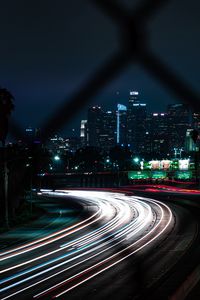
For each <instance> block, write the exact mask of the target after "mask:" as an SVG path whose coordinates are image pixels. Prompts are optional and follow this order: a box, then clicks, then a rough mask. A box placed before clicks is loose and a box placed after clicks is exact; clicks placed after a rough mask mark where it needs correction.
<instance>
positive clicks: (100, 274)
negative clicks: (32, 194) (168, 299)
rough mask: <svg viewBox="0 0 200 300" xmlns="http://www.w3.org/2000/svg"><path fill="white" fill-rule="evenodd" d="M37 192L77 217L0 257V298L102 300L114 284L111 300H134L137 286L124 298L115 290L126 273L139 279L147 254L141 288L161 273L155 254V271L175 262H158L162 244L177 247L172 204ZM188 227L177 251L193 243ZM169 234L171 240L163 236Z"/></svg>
mask: <svg viewBox="0 0 200 300" xmlns="http://www.w3.org/2000/svg"><path fill="white" fill-rule="evenodd" d="M42 195H44V196H45V197H49V198H53V199H56V200H55V201H57V205H59V201H62V202H63V201H66V206H67V202H68V200H70V201H72V200H73V201H75V202H77V203H79V204H81V205H82V206H83V208H84V211H85V214H84V217H82V219H81V220H78V221H77V222H75V223H73V224H72V225H69V224H66V227H62V228H61V229H59V230H58V231H54V232H50V233H49V235H46V236H42V237H41V238H38V239H35V240H33V241H30V242H27V243H21V244H19V245H17V246H15V247H13V246H12V247H8V248H6V249H4V250H3V251H1V252H0V266H1V269H0V275H1V277H0V278H1V279H0V299H2V300H3V299H21V300H22V299H57V298H58V299H68V298H69V299H84V298H86V297H87V298H88V299H94V295H95V299H107V298H109V295H110V294H113V293H114V290H113V289H114V287H115V298H116V299H117V297H119V299H126V298H127V299H128V297H129V296H130V295H131V297H132V298H131V299H133V296H134V295H137V294H138V293H140V291H139V290H138V286H137V285H138V282H136V283H132V286H131V289H129V291H128V289H127V291H128V292H124V294H123V295H124V297H123V298H121V297H122V296H121V295H122V290H121V292H120V296H119V293H118V294H117V291H118V290H119V286H118V287H117V288H116V286H115V285H116V282H118V284H119V285H120V284H121V286H125V285H124V280H125V278H126V277H127V274H130V272H131V276H132V275H133V273H134V274H136V275H134V276H136V277H137V279H138V278H139V279H138V280H139V281H140V275H141V274H140V273H141V271H140V270H139V271H138V266H139V262H140V260H141V258H142V257H145V255H146V258H145V259H144V260H145V263H144V266H148V271H146V273H147V275H146V279H145V284H146V285H148V282H149V279H150V278H153V279H151V282H154V281H156V276H158V275H156V276H155V274H159V276H161V275H162V274H161V273H160V270H159V268H158V265H156V263H155V261H156V260H157V259H158V257H159V259H160V263H159V266H160V268H162V265H165V268H166V264H168V265H170V264H171V261H172V260H173V264H174V257H176V259H178V258H177V252H176V251H174V253H173V252H171V253H170V255H169V258H167V257H162V255H163V254H164V252H163V249H162V247H163V245H164V248H165V250H166V252H167V251H168V248H167V247H166V244H167V245H168V247H172V248H173V249H175V246H174V243H175V244H176V247H179V246H177V245H178V244H179V243H183V241H181V240H179V239H177V237H179V233H180V232H178V230H179V229H178V227H177V224H178V223H179V226H180V223H181V217H180V221H179V222H178V223H177V212H176V208H174V207H173V209H172V208H171V205H170V206H168V205H166V204H165V203H163V202H161V201H158V200H155V199H150V198H148V197H142V196H135V195H130V193H129V194H126V193H122V192H115V191H113V192H106V191H87V190H59V191H55V192H47V191H45V192H43V193H42ZM179 214H180V213H179ZM183 214H185V212H183ZM180 215H181V214H180ZM184 218H185V215H184ZM190 225H191V227H188V228H187V230H188V231H189V232H190V234H188V238H187V239H185V244H184V246H182V247H183V248H184V249H187V247H189V246H188V245H189V244H190V243H191V241H192V240H193V238H194V237H193V232H194V226H195V224H190ZM175 233H176V234H175ZM172 234H174V237H173V240H171V239H169V237H170V236H171V235H172ZM167 239H169V241H168V242H166V240H167ZM172 245H173V246H172ZM156 247H161V251H160V252H159V251H158V253H155V251H154V249H156ZM182 250H183V249H182ZM152 251H153V254H152V255H151V256H150V255H149V253H152ZM160 253H161V256H160ZM174 254H175V256H174ZM179 256H180V255H179ZM147 257H148V258H147ZM166 259H167V261H166ZM152 260H153V261H152ZM145 264H146V265H145ZM144 266H143V267H144ZM162 272H163V271H162ZM116 276H117V277H116ZM152 276H153V277H152ZM136 281H137V280H136ZM120 282H121V283H120ZM102 287H104V290H103V289H102ZM139 289H141V286H140V282H139ZM106 291H107V292H108V293H106ZM127 293H128V294H127Z"/></svg>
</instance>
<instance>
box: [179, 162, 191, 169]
mask: <svg viewBox="0 0 200 300" xmlns="http://www.w3.org/2000/svg"><path fill="white" fill-rule="evenodd" d="M189 164H190V160H189V159H179V161H178V167H179V170H188V169H189Z"/></svg>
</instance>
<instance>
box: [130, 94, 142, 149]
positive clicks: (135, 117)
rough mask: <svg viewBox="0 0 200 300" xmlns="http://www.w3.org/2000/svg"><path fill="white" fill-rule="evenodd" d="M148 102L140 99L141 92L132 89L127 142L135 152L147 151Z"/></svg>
mask: <svg viewBox="0 0 200 300" xmlns="http://www.w3.org/2000/svg"><path fill="white" fill-rule="evenodd" d="M145 122H146V103H142V102H140V101H139V93H138V92H137V91H131V92H130V97H129V103H128V110H127V143H128V144H130V147H131V149H132V150H133V151H134V152H135V153H141V152H145V134H146V128H145Z"/></svg>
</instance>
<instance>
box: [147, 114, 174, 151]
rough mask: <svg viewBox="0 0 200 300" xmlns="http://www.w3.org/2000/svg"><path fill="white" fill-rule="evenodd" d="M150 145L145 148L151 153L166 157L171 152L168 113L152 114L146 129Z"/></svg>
mask: <svg viewBox="0 0 200 300" xmlns="http://www.w3.org/2000/svg"><path fill="white" fill-rule="evenodd" d="M146 129H147V132H146V133H148V137H149V140H148V142H149V143H150V145H149V147H147V146H146V147H145V148H146V149H147V150H148V151H150V153H152V154H157V155H158V157H159V156H166V154H168V152H169V139H168V119H167V114H166V113H151V114H150V115H149V117H148V126H147V127H146Z"/></svg>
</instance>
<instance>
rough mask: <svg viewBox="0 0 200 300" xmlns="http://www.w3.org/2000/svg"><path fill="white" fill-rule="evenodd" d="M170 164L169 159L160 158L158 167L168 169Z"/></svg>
mask: <svg viewBox="0 0 200 300" xmlns="http://www.w3.org/2000/svg"><path fill="white" fill-rule="evenodd" d="M170 166H171V160H168V159H165V160H161V162H160V168H161V169H164V170H166V169H169V168H170Z"/></svg>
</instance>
